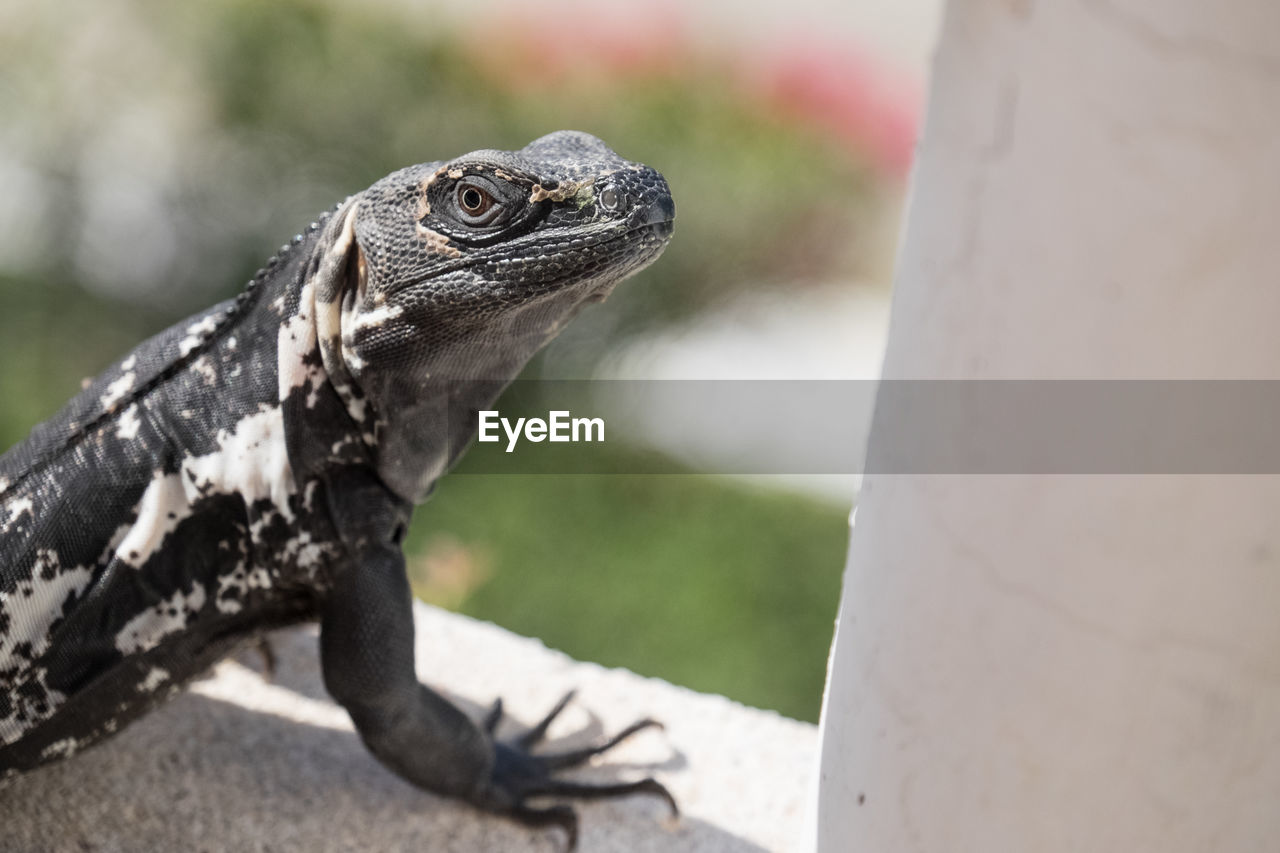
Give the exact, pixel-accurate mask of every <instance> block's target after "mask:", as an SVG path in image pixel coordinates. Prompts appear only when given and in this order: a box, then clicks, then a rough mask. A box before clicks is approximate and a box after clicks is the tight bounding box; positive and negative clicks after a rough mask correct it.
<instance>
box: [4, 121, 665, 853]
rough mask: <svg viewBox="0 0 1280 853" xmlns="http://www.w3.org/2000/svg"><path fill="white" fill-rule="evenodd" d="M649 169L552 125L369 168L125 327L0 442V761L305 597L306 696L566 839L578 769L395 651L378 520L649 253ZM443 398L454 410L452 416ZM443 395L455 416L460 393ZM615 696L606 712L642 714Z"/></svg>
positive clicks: (448, 781)
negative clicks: (302, 224)
mask: <svg viewBox="0 0 1280 853" xmlns="http://www.w3.org/2000/svg"><path fill="white" fill-rule="evenodd" d="M674 213H675V209H674V205H673V203H672V201H671V196H670V192H669V190H668V188H667V185H666V182H665V180H663V178H662V176H661V175H659V174H658V173H657V172H656V171H654V170H653V169H651V168H649V167H647V166H643V165H641V164H637V163H631V162H628V161H625V160H623V159H622V158H620V157H618V156H617V155H616V154H614V153H613V152H612V151H611V150H610V149H608V148H607V147H606V146H605V145H604V144H603V143H602V142H600V140H598V139H596V138H595V137H592V136H589V135H587V134H582V133H574V132H565V131H562V132H559V133H555V134H551V135H549V136H546V137H543V138H541V139H539V140H536V141H534V142H532V143H530V144H529V145H528V146H526V147H525V148H523V149H521V150H520V151H516V152H500V151H478V152H474V153H472V154H468V155H465V156H463V157H460V158H457V159H455V160H452V161H447V162H435V163H426V164H422V165H418V166H412V167H409V168H407V169H403V170H401V171H398V172H395V173H393V174H391V175H389V176H387V177H386V178H383V179H382V180H380V181H378V182H377V183H375V184H374V185H373V186H371V187H370V188H369V189H367V190H365V191H364V192H361V193H358V194H356V195H354V196H351V197H350V198H348V199H347V200H345V201H344V202H342V203H341V204H339V205H338V206H337V207H336V208H334V209H333V210H331V211H330V212H329V213H327V214H325V215H324V216H323V217H321V218H320V220H318V221H317V222H316V223H313V224H312V226H311V228H309V229H308V230H307V231H306V232H305V233H304V234H301V235H299V236H298V237H296V238H295V239H294V241H293V243H292V244H290V245H287V246H285V247H283V248H282V249H281V251H280V253H279V254H278V255H277V256H276V257H275V258H273V259H272V260H271V261H270V262H269V263H268V265H267V267H266V268H265V269H263V270H260V271H259V273H258V275H257V276H255V278H254V280H253V281H252V282H251V283H250V286H249V288H248V289H247V290H246V291H245V292H244V293H242V294H241V296H240V297H238V298H237V299H234V300H231V301H229V302H226V303H223V304H221V305H218V306H215V307H213V308H211V309H209V310H208V311H205V312H203V313H201V314H197V315H196V316H194V317H192V318H189V319H188V320H185V321H183V322H182V323H179V324H177V325H176V326H174V327H172V328H170V329H168V330H167V331H165V332H162V333H160V334H159V335H157V336H155V337H154V338H151V339H150V340H148V341H146V342H144V343H143V344H141V345H140V346H139V347H137V348H136V349H135V350H134V351H133V352H131V353H130V354H128V355H127V356H126V357H125V358H123V359H121V360H120V361H119V362H117V363H116V364H115V365H113V366H112V367H110V368H108V369H107V370H106V371H105V372H103V373H102V374H101V375H100V376H99V377H98V378H97V379H95V380H94V381H93V382H91V383H90V384H89V385H88V386H87V387H86V388H85V389H84V390H83V391H82V392H81V393H80V394H79V395H77V396H76V397H75V398H73V399H72V400H71V401H70V402H69V403H68V404H67V406H66V407H65V408H64V409H63V410H62V411H61V412H60V413H59V414H58V415H56V416H55V417H54V418H52V419H50V420H49V421H47V422H45V423H43V424H41V425H40V426H38V427H36V428H35V429H34V430H33V431H32V433H31V435H30V436H29V437H28V438H27V439H26V440H25V441H24V442H22V443H20V444H19V445H17V446H16V447H14V448H12V449H11V450H9V451H8V452H7V453H6V454H4V455H3V456H0V774H5V775H9V774H12V773H15V772H18V771H23V770H27V769H30V768H33V767H36V766H38V765H40V764H43V763H45V762H48V761H51V760H54V759H59V758H64V757H67V756H69V755H71V754H73V753H75V752H76V751H78V750H80V749H82V748H84V747H86V746H89V745H91V744H93V743H96V742H97V741H99V740H101V739H102V738H103V737H106V736H108V735H110V734H111V733H113V732H115V731H117V730H119V728H120V727H122V726H123V725H125V724H126V723H127V722H129V721H130V720H132V719H134V718H136V717H137V716H138V715H140V714H142V713H144V712H145V711H146V710H148V709H149V708H151V707H153V706H154V705H155V704H156V703H158V702H159V701H161V700H162V699H163V698H164V697H166V696H168V695H170V694H171V693H173V692H176V691H177V690H178V689H180V688H181V686H182V685H183V684H184V683H185V682H186V681H187V680H189V679H190V678H192V677H193V676H195V675H197V674H199V673H200V672H201V671H203V670H204V669H206V668H207V667H208V666H210V665H211V664H212V663H213V662H215V661H217V660H218V659H220V658H221V657H223V656H225V655H226V654H227V653H229V652H230V651H231V650H233V649H234V648H236V647H237V646H238V645H239V644H241V643H243V642H244V641H245V640H246V639H249V638H252V637H254V636H256V635H257V634H259V633H260V632H261V631H263V630H266V629H270V628H273V627H278V626H282V625H287V624H291V623H294V622H299V621H304V620H313V619H318V620H319V622H320V625H321V659H322V660H321V662H322V668H323V673H324V678H325V684H326V686H327V687H328V689H329V691H330V693H331V694H332V695H333V696H334V698H335V699H337V701H339V702H340V703H341V704H342V705H343V706H344V707H345V708H346V709H347V710H348V711H349V713H350V715H351V717H352V720H353V722H354V723H355V726H356V729H357V731H358V732H359V733H360V735H361V737H362V738H363V739H364V741H365V743H366V744H367V745H368V747H369V748H370V750H371V751H372V752H373V753H374V754H375V755H376V756H377V757H378V758H379V759H380V760H381V761H382V762H383V763H384V764H386V765H387V766H389V767H390V768H391V769H392V770H394V771H396V772H397V773H399V774H400V775H402V776H404V777H405V778H407V779H408V780H409V781H411V782H413V783H415V784H417V785H419V786H421V787H423V788H427V789H429V790H432V791H436V792H439V793H443V794H446V795H450V796H455V797H460V798H462V799H465V800H467V801H469V802H471V803H473V804H475V805H478V806H480V807H482V808H486V809H489V810H492V811H496V812H500V813H504V814H506V815H509V816H511V817H515V818H517V819H520V820H523V821H525V822H527V823H531V824H557V825H561V826H563V827H564V828H565V829H566V831H567V832H568V833H569V838H570V844H571V846H572V844H573V843H574V841H575V839H576V817H575V816H574V814H573V812H572V810H571V809H570V808H569V807H568V806H564V805H555V806H550V807H542V808H538V807H533V806H529V805H528V804H526V802H525V800H526V798H528V797H530V796H534V795H542V794H553V795H554V794H561V795H565V796H601V795H604V796H610V795H614V794H622V793H630V792H635V791H644V792H649V793H654V794H658V795H660V796H663V797H664V798H665V799H667V800H668V802H671V804H672V807H673V808H674V802H673V801H671V798H670V795H669V794H667V793H666V791H665V789H663V788H662V787H661V786H660V785H659V784H658V783H657V782H655V781H653V780H643V781H642V782H639V783H630V784H624V785H612V786H599V787H586V786H583V785H580V784H574V783H570V782H567V781H564V780H560V779H557V778H556V777H554V776H553V775H552V773H553V771H554V770H556V769H559V768H560V767H564V766H571V765H572V764H575V763H579V762H580V761H582V760H585V758H587V757H588V756H589V755H590V754H595V753H596V752H599V751H602V750H603V749H606V748H608V747H609V746H611V745H612V744H613V743H616V741H617V739H616V738H615V739H613V740H611V741H610V742H609V743H607V744H603V745H601V746H600V747H598V748H595V749H593V750H580V751H577V752H575V753H572V754H565V755H559V756H557V755H534V754H532V753H530V752H529V751H528V749H527V747H529V746H532V745H533V743H534V742H536V741H537V740H538V739H539V738H540V737H541V735H542V734H543V733H544V732H545V729H546V723H548V722H550V718H551V717H552V716H554V715H555V713H556V712H558V711H559V709H560V708H561V707H563V703H562V704H561V705H559V706H557V708H556V709H555V710H553V712H552V714H551V715H549V716H548V718H547V719H546V720H544V721H543V723H541V724H539V726H538V727H535V730H534V731H533V732H532V733H530V735H528V736H526V737H525V738H523V739H522V740H521V741H519V742H517V743H515V744H508V743H505V742H502V741H498V740H496V739H495V738H494V737H493V729H494V728H495V727H496V724H497V722H498V718H499V716H500V706H495V712H494V714H492V715H491V717H490V719H489V720H488V721H487V722H486V723H485V725H484V726H480V727H478V726H476V725H475V724H473V723H472V722H471V721H470V720H468V719H467V718H466V717H465V716H464V715H463V714H462V713H461V712H460V711H459V710H458V709H456V708H455V707H454V706H452V705H451V704H449V703H448V702H447V701H446V700H444V699H443V698H442V697H440V696H439V695H437V694H436V693H434V692H433V691H431V690H430V689H428V688H427V687H425V686H424V685H421V684H420V683H419V682H418V681H417V678H416V676H415V675H414V665H413V664H414V661H413V623H412V616H411V610H410V601H411V597H410V592H409V587H408V581H407V578H406V576H405V572H404V557H403V554H402V553H401V550H400V541H401V539H402V537H403V535H404V531H405V526H406V525H407V523H408V521H409V518H410V514H411V512H412V509H413V506H414V505H415V504H416V503H418V502H420V501H422V500H424V499H425V498H426V496H427V495H428V494H429V492H430V490H431V488H432V486H433V484H434V483H435V481H436V480H437V479H438V478H439V477H440V476H441V475H442V474H443V473H444V472H445V471H446V470H447V469H448V468H449V466H450V465H451V464H452V463H453V462H454V461H456V459H457V458H458V456H459V455H460V454H461V453H462V452H463V450H464V449H465V447H466V445H467V443H468V442H469V441H470V439H471V438H472V436H473V433H474V429H475V419H474V412H475V411H477V410H479V409H482V408H486V407H489V406H491V405H492V402H493V400H494V399H495V398H496V397H497V395H498V393H499V392H500V391H501V390H502V388H503V387H504V386H505V385H506V384H507V383H508V382H509V381H510V380H511V379H513V378H514V377H515V375H516V374H517V373H518V372H519V370H520V368H521V367H522V366H523V365H524V364H525V363H526V362H527V360H528V359H529V358H530V357H531V356H532V355H533V354H534V353H535V352H536V351H537V350H538V349H539V348H540V347H541V346H542V345H543V344H545V343H546V342H547V341H548V340H550V338H551V337H553V336H554V335H555V333H556V332H557V331H559V329H560V328H561V327H562V326H563V324H564V323H565V322H567V321H568V320H569V319H570V318H571V317H572V316H573V315H574V314H575V313H577V311H579V310H580V309H581V308H582V307H583V306H584V305H585V304H587V303H588V302H590V301H595V300H599V299H601V298H603V297H604V296H605V295H607V293H608V292H609V291H610V290H611V289H612V287H613V286H614V285H616V284H617V282H618V281H620V280H621V279H622V278H624V277H626V276H627V275H630V274H631V273H633V272H635V271H637V270H638V269H640V268H642V267H643V266H645V265H647V264H648V263H651V262H652V261H653V260H654V259H656V258H657V256H658V255H659V254H660V253H661V251H662V249H663V248H664V247H665V245H666V243H667V241H668V240H669V239H670V235H671V230H672V221H673V219H674ZM459 413H462V414H463V415H464V416H459ZM465 415H471V416H470V417H467V416H465ZM649 724H650V722H649V721H641V722H640V723H638V724H637V725H636V726H633V727H631V728H629V729H628V730H626V731H625V732H624V733H623V735H622V736H625V735H626V734H629V733H631V732H632V731H635V730H638V729H639V728H643V727H644V726H646V725H649Z"/></svg>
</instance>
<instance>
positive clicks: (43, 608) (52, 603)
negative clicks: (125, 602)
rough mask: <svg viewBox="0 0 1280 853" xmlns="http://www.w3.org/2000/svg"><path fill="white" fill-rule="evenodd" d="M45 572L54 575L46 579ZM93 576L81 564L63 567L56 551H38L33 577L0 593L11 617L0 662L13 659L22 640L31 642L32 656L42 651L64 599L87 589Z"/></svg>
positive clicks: (0, 642)
mask: <svg viewBox="0 0 1280 853" xmlns="http://www.w3.org/2000/svg"><path fill="white" fill-rule="evenodd" d="M46 574H48V575H52V577H50V578H49V579H47V580H46V579H45V578H44V577H42V576H43V575H46ZM92 579H93V572H92V571H90V570H89V569H87V568H84V567H82V566H76V567H74V568H70V569H64V568H62V566H61V565H60V564H59V561H58V554H57V552H56V551H53V550H51V549H48V548H41V549H40V550H39V551H37V552H36V560H35V565H34V566H33V567H32V572H31V578H30V579H29V580H24V581H19V582H18V585H17V587H16V588H14V589H13V590H12V591H10V592H0V613H4V614H5V615H6V616H7V617H8V618H9V631H8V633H7V634H5V635H4V636H3V637H0V661H6V660H10V659H11V658H12V657H13V656H14V647H15V646H17V645H19V644H21V643H30V644H31V655H30V656H31V657H32V658H35V657H38V656H39V655H41V654H43V653H44V651H45V649H46V647H47V646H48V643H49V626H50V625H52V624H53V623H54V620H56V619H58V618H59V617H60V616H61V615H62V604H63V602H65V601H66V600H67V596H69V595H72V594H75V595H79V594H80V593H82V592H84V590H85V589H86V588H87V587H88V586H89V581H91V580H92Z"/></svg>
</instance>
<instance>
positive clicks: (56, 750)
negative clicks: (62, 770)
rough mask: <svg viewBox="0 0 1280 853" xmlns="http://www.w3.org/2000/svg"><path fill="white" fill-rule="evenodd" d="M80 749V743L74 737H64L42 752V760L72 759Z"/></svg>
mask: <svg viewBox="0 0 1280 853" xmlns="http://www.w3.org/2000/svg"><path fill="white" fill-rule="evenodd" d="M79 749H80V742H79V741H77V740H76V739H75V738H73V737H64V738H63V739H62V740H55V741H54V742H53V743H51V744H49V745H48V746H46V747H45V748H44V749H42V750H40V757H41V758H70V757H71V756H73V755H75V754H76V751H77V750H79Z"/></svg>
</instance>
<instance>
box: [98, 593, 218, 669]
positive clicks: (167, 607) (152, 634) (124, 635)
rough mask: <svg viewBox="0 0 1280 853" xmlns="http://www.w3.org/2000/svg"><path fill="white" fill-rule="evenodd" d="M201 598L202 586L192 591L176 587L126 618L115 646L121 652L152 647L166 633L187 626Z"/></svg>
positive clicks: (199, 605)
mask: <svg viewBox="0 0 1280 853" xmlns="http://www.w3.org/2000/svg"><path fill="white" fill-rule="evenodd" d="M204 600H205V592H204V587H202V586H200V585H198V584H197V585H196V586H194V587H192V589H191V592H187V593H184V592H183V591H182V590H178V591H177V592H175V593H174V594H173V595H171V596H169V598H167V599H166V600H164V601H162V602H160V603H159V604H157V605H155V606H154V607H148V608H147V609H146V610H144V611H142V612H141V613H139V614H138V615H137V616H135V617H133V618H132V619H130V620H129V621H128V622H126V623H125V624H124V627H123V628H121V629H120V633H118V634H116V649H117V650H118V651H119V652H120V653H121V654H123V655H132V654H138V653H139V652H145V651H148V650H150V649H154V648H155V647H156V646H158V645H160V641H161V640H163V639H164V638H165V637H167V636H169V635H170V634H173V633H176V632H178V631H181V630H182V629H183V628H185V627H187V620H188V619H189V618H190V617H191V616H194V615H195V614H196V613H197V612H199V610H200V608H202V607H204Z"/></svg>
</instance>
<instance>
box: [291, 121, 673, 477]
mask: <svg viewBox="0 0 1280 853" xmlns="http://www.w3.org/2000/svg"><path fill="white" fill-rule="evenodd" d="M674 218H675V204H674V202H673V201H672V199H671V192H670V190H669V189H668V187H667V182H666V180H665V179H664V178H663V177H662V175H661V174H659V173H658V172H657V171H655V170H654V169H651V168H650V167H648V166H645V165H643V164H640V163H633V162H629V161H627V160H624V159H623V158H621V157H620V156H618V155H617V154H615V153H614V152H613V151H612V150H610V149H609V148H608V146H606V145H605V144H604V143H603V142H601V141H600V140H599V139H597V138H595V137H594V136H591V135H589V134H586V133H578V132H572V131H560V132H558V133H553V134H550V135H548V136H544V137H542V138H541V139H537V140H535V141H534V142H531V143H530V144H529V145H527V146H525V147H524V148H522V149H520V150H519V151H492V150H483V151H475V152H472V153H470V154H466V155H464V156H462V157H458V158H457V159H454V160H450V161H447V162H436V163H427V164H422V165H418V166H411V167H409V168H407V169H402V170H400V171H398V172H394V173H392V174H391V175H388V176H387V177H386V178H383V179H382V180H381V181H378V182H377V183H375V184H374V185H373V186H371V187H370V188H369V189H368V190H366V191H364V192H363V193H359V194H357V195H356V196H353V197H352V198H351V199H350V200H348V202H347V203H346V204H345V205H344V206H343V207H341V208H340V209H339V210H338V211H337V213H336V214H335V215H334V216H333V218H332V219H331V220H330V224H329V227H328V228H327V229H326V235H325V237H324V238H323V240H322V243H321V246H322V250H323V252H324V257H323V259H322V261H321V263H319V264H318V267H317V269H318V273H317V275H315V276H314V277H313V281H314V283H315V293H314V298H315V304H316V319H317V332H318V337H319V345H320V350H321V354H322V356H323V360H324V364H325V368H326V372H327V373H328V375H329V377H330V380H331V381H332V382H333V383H334V386H335V388H337V390H338V391H339V394H340V395H341V396H342V397H343V399H344V401H345V402H346V403H347V409H348V411H349V412H351V413H352V415H353V418H355V419H356V420H357V422H358V425H359V427H360V429H361V431H362V435H363V438H364V441H365V443H366V444H368V445H369V446H370V447H371V448H373V450H374V452H375V454H376V456H377V458H378V467H379V470H380V472H381V473H382V474H383V477H384V479H387V480H388V482H389V484H391V485H392V486H393V488H395V490H396V491H397V492H399V493H400V494H402V495H403V496H405V497H408V498H410V499H417V498H418V497H420V496H421V494H422V493H423V491H424V489H425V488H426V485H428V484H429V481H431V480H434V479H435V478H436V477H438V476H439V474H441V473H443V469H444V468H445V467H447V466H448V465H449V464H450V463H451V462H452V461H453V459H455V458H456V457H457V456H458V455H459V454H460V453H461V451H462V448H463V447H464V446H465V444H466V442H467V441H468V440H469V439H470V437H471V431H470V429H466V430H463V431H462V432H459V429H460V427H459V425H458V424H456V423H455V424H451V425H449V427H448V428H447V429H445V428H443V427H440V426H439V424H438V421H439V420H440V419H441V418H447V413H446V412H445V411H444V410H443V409H442V408H441V407H442V406H443V405H444V404H445V401H446V400H451V402H452V404H453V408H452V409H451V410H450V411H453V412H455V413H456V411H457V410H458V403H459V401H460V399H461V400H462V401H463V402H464V403H469V404H470V405H471V408H473V409H474V408H483V407H485V406H486V405H487V404H488V403H490V402H491V401H492V399H493V398H494V397H496V395H497V393H498V392H499V391H500V390H501V388H502V387H503V386H504V385H505V384H506V383H507V382H509V381H510V380H512V379H514V378H515V376H516V375H517V374H518V373H519V371H520V369H521V368H522V367H523V366H524V365H525V363H526V362H527V361H528V360H529V358H530V357H532V355H533V354H534V353H535V352H536V351H537V350H538V349H539V348H541V347H542V346H543V345H544V344H545V343H546V342H547V341H549V340H550V339H551V338H552V337H554V336H555V334H556V333H557V332H558V331H559V330H560V329H561V328H562V327H563V326H564V324H565V323H566V322H567V321H568V320H569V319H571V318H572V317H573V315H574V314H576V313H577V312H578V311H579V310H580V309H581V308H582V307H583V306H584V305H585V304H587V303H589V302H593V301H600V300H602V299H603V298H604V297H605V296H607V295H608V293H609V292H610V291H611V290H612V289H613V287H614V286H615V285H616V284H617V283H618V282H619V281H621V280H622V279H624V278H626V277H627V276H629V275H631V274H633V273H635V272H637V271H638V270H640V269H642V268H643V267H645V266H647V265H648V264H650V263H652V262H653V261H654V260H655V259H656V258H657V257H658V255H659V254H661V252H662V250H663V248H664V247H665V246H666V245H667V242H668V241H669V240H670V239H671V233H672V227H673V221H674ZM462 383H467V384H468V389H469V390H466V391H460V388H461V384H462ZM453 420H455V421H456V420H457V417H456V414H455V416H454V418H453ZM441 429H443V430H444V432H446V433H448V435H441V434H438V433H439V430H441ZM393 481H394V482H393Z"/></svg>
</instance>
